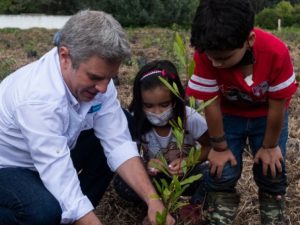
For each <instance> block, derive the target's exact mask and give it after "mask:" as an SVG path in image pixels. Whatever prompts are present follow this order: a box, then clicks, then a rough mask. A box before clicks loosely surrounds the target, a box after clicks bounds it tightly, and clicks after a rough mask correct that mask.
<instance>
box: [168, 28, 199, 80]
mask: <svg viewBox="0 0 300 225" xmlns="http://www.w3.org/2000/svg"><path fill="white" fill-rule="evenodd" d="M173 46H174V54H175V57H176V58H177V59H178V61H179V67H180V68H184V73H185V74H186V77H185V81H186V82H187V81H188V80H189V79H190V78H191V76H192V74H193V72H194V68H195V62H194V60H193V58H192V57H191V54H190V52H189V51H188V48H187V47H186V43H185V41H184V38H183V37H182V35H180V34H179V33H178V32H176V33H175V41H174V43H173Z"/></svg>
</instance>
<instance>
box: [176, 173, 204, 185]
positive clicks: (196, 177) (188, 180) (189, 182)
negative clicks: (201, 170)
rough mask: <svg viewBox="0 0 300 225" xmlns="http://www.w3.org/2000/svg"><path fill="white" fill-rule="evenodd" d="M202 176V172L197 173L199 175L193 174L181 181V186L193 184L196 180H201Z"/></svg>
mask: <svg viewBox="0 0 300 225" xmlns="http://www.w3.org/2000/svg"><path fill="white" fill-rule="evenodd" d="M201 177H202V174H197V175H193V176H190V177H188V178H186V179H184V180H183V181H181V182H180V184H181V186H183V185H185V184H191V183H193V182H194V181H196V180H199V179H200V178H201Z"/></svg>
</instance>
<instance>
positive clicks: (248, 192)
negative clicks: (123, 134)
mask: <svg viewBox="0 0 300 225" xmlns="http://www.w3.org/2000/svg"><path fill="white" fill-rule="evenodd" d="M182 32H183V33H184V34H185V35H186V36H187V37H188V33H187V32H184V31H182ZM54 33H55V30H45V29H29V30H15V29H5V30H0V79H1V78H3V77H5V76H6V75H7V74H9V73H10V72H12V71H14V70H15V69H17V68H19V67H20V66H22V65H25V64H27V63H29V62H32V61H34V60H36V59H37V58H39V57H40V56H42V55H43V54H44V53H45V52H46V51H48V50H49V49H51V47H52V37H53V34H54ZM128 36H129V39H130V42H131V48H132V53H133V56H132V59H131V60H128V61H126V62H125V63H124V64H123V65H122V67H121V70H120V74H119V76H118V78H119V82H120V85H119V86H118V87H117V89H118V92H119V99H120V102H121V104H122V105H123V106H124V107H127V106H128V104H129V102H130V101H131V96H132V93H131V92H132V90H131V88H132V81H133V78H134V75H135V73H136V72H137V70H138V66H139V65H140V64H143V63H144V62H145V61H150V60H152V59H161V58H165V59H171V60H173V61H175V62H176V59H175V58H174V55H173V53H172V42H173V36H174V32H173V31H172V30H168V29H160V28H147V29H128ZM287 44H288V45H289V47H290V50H291V55H292V58H293V61H294V65H295V71H296V74H297V73H298V71H299V68H298V67H297V62H299V59H300V50H299V48H298V47H299V46H297V45H296V44H294V43H287ZM183 79H184V76H183ZM299 107H300V90H299V88H298V90H297V92H296V94H295V95H294V96H293V98H292V102H291V105H290V108H289V139H288V144H287V157H286V167H287V175H288V189H287V195H286V200H287V204H286V205H287V208H286V209H287V216H288V220H289V225H300V150H299V148H300V120H299ZM252 164H253V160H252V156H251V155H250V154H249V153H248V152H245V157H244V167H243V173H242V177H241V179H240V180H239V183H238V187H237V190H238V191H239V193H240V194H241V203H240V207H239V211H238V215H237V217H236V220H235V223H234V224H235V225H258V224H260V222H259V221H260V220H259V209H258V198H257V187H256V185H255V183H254V181H253V176H252ZM95 212H96V213H97V215H98V216H99V217H100V218H101V220H102V221H103V223H104V224H106V225H139V224H142V220H143V218H144V216H145V215H146V209H145V207H144V206H143V205H137V204H133V203H129V202H126V201H124V200H122V199H121V198H120V197H119V196H118V195H117V194H116V193H115V191H114V190H113V188H112V187H109V189H108V191H107V192H106V193H105V195H104V197H103V198H102V200H101V202H100V203H99V206H98V207H97V208H96V210H95ZM177 224H191V223H190V222H180V221H178V223H177ZM203 224H204V223H203ZM198 225H201V224H200V223H198Z"/></svg>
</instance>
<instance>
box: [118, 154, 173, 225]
mask: <svg viewBox="0 0 300 225" xmlns="http://www.w3.org/2000/svg"><path fill="white" fill-rule="evenodd" d="M117 172H118V174H119V175H120V176H121V177H122V178H123V179H124V181H125V182H126V183H127V184H128V185H129V186H130V187H131V188H133V189H134V190H135V191H136V193H137V194H138V195H139V196H140V197H141V198H142V199H143V200H144V201H145V202H146V204H147V205H148V217H149V220H150V222H151V224H153V225H154V224H156V222H155V220H156V213H157V212H162V211H163V210H164V209H165V208H164V206H163V203H162V202H161V200H160V199H159V198H158V195H157V193H156V190H155V189H154V187H153V185H152V183H151V181H150V179H149V177H148V175H147V173H146V170H145V167H144V165H143V163H142V161H141V159H140V158H139V157H133V158H131V159H128V160H127V161H125V162H124V163H123V164H121V166H119V168H118V169H117ZM173 224H175V220H174V219H173V218H172V217H171V216H170V215H168V217H167V222H166V225H173Z"/></svg>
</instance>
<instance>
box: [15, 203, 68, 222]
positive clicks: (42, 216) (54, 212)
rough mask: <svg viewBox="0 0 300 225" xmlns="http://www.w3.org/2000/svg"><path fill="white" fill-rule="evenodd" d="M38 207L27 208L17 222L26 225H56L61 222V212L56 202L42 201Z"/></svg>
mask: <svg viewBox="0 0 300 225" xmlns="http://www.w3.org/2000/svg"><path fill="white" fill-rule="evenodd" d="M43 201H44V202H43V203H40V204H39V207H37V206H32V207H27V208H26V209H25V211H24V213H23V214H21V216H20V218H19V220H20V221H22V224H26V225H41V224H43V225H58V224H60V221H61V215H62V210H61V207H60V205H59V203H58V201H56V200H54V199H43Z"/></svg>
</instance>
